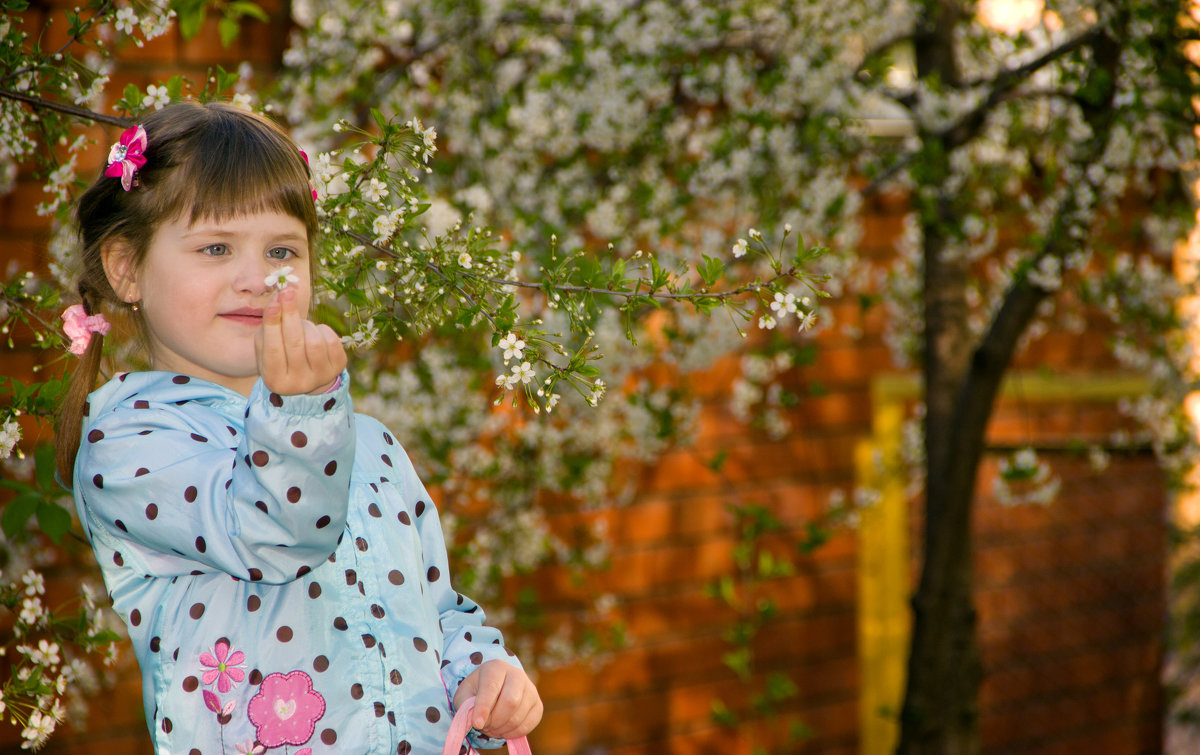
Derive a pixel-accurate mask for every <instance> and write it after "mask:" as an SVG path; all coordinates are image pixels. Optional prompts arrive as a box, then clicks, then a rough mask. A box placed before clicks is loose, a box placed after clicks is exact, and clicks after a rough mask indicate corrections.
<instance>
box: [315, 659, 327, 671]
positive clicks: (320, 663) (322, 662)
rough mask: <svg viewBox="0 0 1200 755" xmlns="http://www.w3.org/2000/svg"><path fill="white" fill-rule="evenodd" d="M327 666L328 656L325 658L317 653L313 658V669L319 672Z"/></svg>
mask: <svg viewBox="0 0 1200 755" xmlns="http://www.w3.org/2000/svg"><path fill="white" fill-rule="evenodd" d="M328 668H329V659H328V658H326V657H325V656H323V655H318V656H317V657H316V658H313V670H314V671H316V672H317V673H321V672H323V671H325V670H326V669H328Z"/></svg>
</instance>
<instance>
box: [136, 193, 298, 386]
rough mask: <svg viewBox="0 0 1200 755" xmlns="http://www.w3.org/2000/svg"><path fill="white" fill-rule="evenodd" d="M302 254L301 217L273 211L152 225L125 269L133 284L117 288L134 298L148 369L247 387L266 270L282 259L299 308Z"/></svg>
mask: <svg viewBox="0 0 1200 755" xmlns="http://www.w3.org/2000/svg"><path fill="white" fill-rule="evenodd" d="M309 254H310V250H309V248H308V233H307V232H306V229H305V226H304V223H302V222H301V221H300V220H299V219H297V218H294V217H292V216H291V215H285V214H283V213H280V212H274V211H272V212H262V213H256V214H253V215H243V216H239V217H233V218H226V219H224V220H200V221H197V222H196V224H195V225H191V224H189V222H188V220H187V219H186V218H185V219H180V220H175V221H172V222H168V223H163V224H162V225H160V226H159V227H158V229H157V231H156V232H155V234H154V237H153V239H152V240H151V242H150V248H149V250H148V251H147V253H146V258H145V260H144V261H143V263H142V265H141V267H140V268H139V269H138V270H136V271H133V272H132V276H133V279H132V286H133V288H134V290H133V291H132V292H130V291H129V290H127V291H125V292H121V293H123V294H124V298H125V299H126V300H127V301H139V300H140V306H141V311H142V317H143V320H144V321H145V324H146V330H147V332H148V334H149V338H150V356H151V360H152V362H153V365H154V369H156V370H166V371H170V372H180V373H183V374H185V375H191V376H193V377H198V378H203V379H205V380H210V381H212V382H214V383H218V384H220V385H223V386H225V387H227V388H231V389H233V390H235V391H238V392H239V393H242V394H243V395H249V393H250V389H251V388H252V387H253V385H254V381H255V380H256V379H257V377H258V361H257V358H256V353H255V345H254V335H255V333H256V332H257V331H259V330H261V329H262V314H263V308H264V307H266V305H267V302H268V301H270V300H271V298H272V297H273V296H274V295H275V292H276V289H275V288H274V287H273V286H272V285H271V283H269V282H267V280H266V279H267V276H268V275H270V274H272V273H278V271H279V270H280V268H283V267H285V266H290V267H291V268H292V273H291V274H292V275H294V276H295V277H296V278H298V279H299V280H298V282H295V283H288V284H287V285H288V286H289V287H290V288H293V289H294V290H295V292H296V303H297V304H298V305H299V308H300V311H301V312H305V311H307V310H308V305H309V300H310V298H311V294H312V281H311V276H310V272H309V270H310V267H309ZM118 291H119V292H120V289H118ZM131 293H132V296H131Z"/></svg>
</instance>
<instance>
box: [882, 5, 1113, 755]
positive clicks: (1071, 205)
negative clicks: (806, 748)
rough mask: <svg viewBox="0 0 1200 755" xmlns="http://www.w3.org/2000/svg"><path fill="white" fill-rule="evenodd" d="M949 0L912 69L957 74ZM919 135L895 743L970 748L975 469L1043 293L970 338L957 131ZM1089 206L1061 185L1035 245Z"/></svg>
mask: <svg viewBox="0 0 1200 755" xmlns="http://www.w3.org/2000/svg"><path fill="white" fill-rule="evenodd" d="M951 5H952V3H950V2H948V0H925V2H924V3H923V8H924V16H923V18H922V21H921V22H920V23H919V24H918V27H917V33H916V35H915V37H914V48H915V52H916V60H917V73H918V76H919V77H921V78H937V79H940V80H941V81H943V82H956V81H958V71H957V69H956V68H955V63H954V60H953V54H952V53H949V54H948V52H947V51H952V50H953V49H954V42H953V27H954V25H955V24H956V23H957V21H958V20H959V18H958V16H957V15H956V13H957V11H956V10H955V9H954V8H953V7H951ZM1122 15H1123V14H1122ZM1117 21H1118V22H1117V23H1114V24H1113V25H1112V27H1111V28H1113V29H1120V28H1121V26H1122V23H1123V21H1124V18H1123V17H1121V18H1119V19H1118V20H1117ZM1088 46H1089V47H1090V48H1091V51H1092V54H1093V56H1094V58H1093V59H1094V63H1095V65H1094V67H1093V68H1092V69H1091V70H1092V77H1091V78H1092V80H1091V81H1089V82H1088V85H1089V86H1090V87H1092V91H1093V92H1095V93H1096V94H1099V95H1100V96H1099V97H1097V98H1096V99H1095V100H1093V101H1092V102H1093V103H1094V105H1095V106H1094V107H1092V108H1090V109H1089V108H1087V107H1085V108H1084V111H1085V118H1087V120H1088V121H1089V124H1090V125H1091V126H1092V129H1093V135H1094V136H1093V139H1092V143H1091V144H1090V145H1088V147H1089V148H1088V149H1087V150H1082V151H1081V153H1082V154H1081V155H1080V157H1079V159H1080V162H1081V163H1082V164H1084V165H1086V164H1088V162H1089V161H1090V160H1094V159H1096V158H1098V156H1099V155H1101V154H1103V150H1104V147H1105V145H1106V143H1107V140H1108V136H1109V132H1110V128H1109V127H1110V125H1111V113H1112V110H1111V98H1112V96H1113V93H1114V92H1115V87H1114V83H1113V82H1115V80H1116V68H1117V64H1118V59H1119V53H1120V45H1119V42H1118V41H1117V38H1116V37H1114V36H1112V34H1111V33H1097V34H1096V36H1095V37H1094V38H1090V39H1088ZM1064 49H1065V48H1064ZM979 123H982V118H980V119H979ZM919 136H920V138H921V139H922V145H923V146H922V153H921V155H920V157H919V158H918V160H919V165H917V164H914V175H919V176H921V180H920V181H918V186H917V187H916V189H915V196H916V197H917V200H916V201H917V202H918V203H919V205H918V209H919V210H920V212H921V226H922V231H923V233H924V237H923V238H924V256H923V261H924V265H925V269H924V296H925V323H924V325H925V334H924V335H925V338H924V349H925V350H924V354H923V359H924V382H925V411H926V414H925V452H926V462H925V463H926V498H925V526H924V544H923V545H924V561H923V563H922V568H921V576H920V582H919V584H918V588H917V591H916V594H915V596H914V598H913V603H912V608H913V627H912V641H911V642H912V644H911V649H910V653H909V659H908V673H907V679H906V689H905V695H904V703H903V706H902V709H901V719H900V742H899V745H898V748H897V752H898V753H900V754H901V755H978V753H979V752H980V739H979V703H978V699H979V687H980V683H981V681H982V663H981V658H980V651H979V645H978V639H977V634H976V612H975V608H974V604H973V601H972V594H971V593H972V590H971V587H972V549H971V513H972V501H973V493H974V488H975V480H976V475H977V471H978V467H979V463H980V460H981V458H982V456H983V452H984V443H985V432H986V430H987V424H988V420H989V418H990V416H991V412H992V409H993V407H994V405H995V401H996V397H997V395H998V393H999V390H1000V385H1001V381H1002V379H1003V377H1004V374H1005V372H1006V370H1007V369H1008V366H1009V364H1010V363H1011V362H1012V359H1013V356H1014V354H1015V353H1016V350H1017V344H1018V341H1019V339H1020V336H1021V334H1022V333H1024V332H1025V330H1026V328H1027V327H1028V326H1029V324H1030V322H1032V320H1033V318H1034V316H1035V314H1036V311H1037V307H1038V305H1039V304H1040V303H1041V302H1042V300H1043V299H1045V298H1046V297H1047V296H1048V295H1049V293H1050V292H1048V291H1045V290H1042V289H1040V288H1037V287H1035V286H1033V285H1032V284H1031V283H1030V282H1029V281H1028V280H1027V279H1026V278H1024V277H1023V276H1018V277H1017V278H1016V279H1015V280H1014V282H1013V284H1012V287H1011V288H1010V289H1009V290H1008V291H1007V292H1006V294H1005V296H1004V300H1003V303H1002V305H1001V307H1000V308H999V310H998V312H997V314H996V315H995V317H994V319H993V320H992V323H991V325H990V327H989V330H988V332H987V333H986V334H985V335H984V336H983V338H982V340H979V341H976V339H974V338H973V337H972V335H971V333H970V332H969V330H968V328H967V325H966V322H967V305H966V301H965V291H966V283H967V279H968V278H967V276H968V274H969V271H968V270H967V265H966V263H965V262H964V261H962V260H961V259H958V258H956V257H955V255H947V254H945V249H946V246H947V239H948V238H949V236H948V234H950V233H952V232H953V229H955V228H956V227H957V226H958V224H959V222H960V217H961V213H959V212H958V211H957V210H956V208H955V206H954V201H955V200H954V197H953V196H950V195H949V194H947V193H946V192H944V191H943V190H942V186H943V185H944V183H945V179H946V177H947V176H948V175H949V171H950V167H949V161H950V154H951V153H952V152H953V150H954V149H956V148H957V147H959V146H961V145H962V144H963V143H965V142H966V141H967V137H965V136H963V135H962V134H961V133H941V134H939V133H931V132H924V133H919ZM1085 204H1086V203H1085ZM1089 209H1090V207H1081V206H1080V202H1079V199H1078V197H1077V196H1076V195H1075V193H1074V192H1068V194H1067V196H1066V198H1065V199H1064V200H1063V202H1062V203H1061V204H1060V206H1059V207H1058V208H1057V211H1056V212H1055V215H1054V217H1055V220H1054V222H1053V223H1052V227H1051V229H1050V231H1049V233H1047V234H1046V236H1045V239H1044V242H1043V245H1042V248H1041V249H1040V250H1037V255H1039V256H1053V257H1057V258H1059V259H1060V260H1061V259H1062V258H1063V257H1065V255H1066V254H1067V252H1068V251H1070V250H1071V249H1074V248H1075V247H1076V246H1077V242H1075V241H1073V240H1072V237H1071V233H1070V231H1071V230H1072V229H1071V228H1070V227H1069V226H1071V225H1072V224H1073V223H1077V222H1078V218H1079V217H1081V216H1082V215H1084V214H1085V213H1083V212H1081V211H1084V210H1089ZM1087 230H1090V229H1087Z"/></svg>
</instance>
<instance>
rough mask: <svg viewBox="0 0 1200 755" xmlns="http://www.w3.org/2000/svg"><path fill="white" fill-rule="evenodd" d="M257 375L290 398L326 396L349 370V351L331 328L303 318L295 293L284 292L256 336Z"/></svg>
mask: <svg viewBox="0 0 1200 755" xmlns="http://www.w3.org/2000/svg"><path fill="white" fill-rule="evenodd" d="M254 346H255V351H256V354H257V356H258V374H259V375H261V376H262V379H263V382H264V383H266V386H267V388H269V389H271V390H272V391H274V392H275V393H279V394H282V395H285V396H291V395H295V394H299V393H314V394H316V393H324V392H325V391H327V390H329V387H330V386H332V385H333V383H334V381H335V380H337V377H338V375H340V374H342V370H343V369H345V367H346V349H345V348H344V347H343V346H342V342H341V339H339V338H338V337H337V334H336V333H334V332H333V329H332V328H330V327H329V326H328V325H316V324H314V323H312V322H309V321H308V320H306V319H305V318H303V317H302V316H301V315H300V308H299V306H298V305H297V303H296V292H295V291H292V290H290V289H286V288H285V289H284V290H283V291H280V292H279V294H278V295H277V296H276V297H275V298H274V299H273V300H272V301H271V302H270V303H269V304H268V305H267V308H266V309H265V310H264V311H263V326H262V330H260V331H259V332H258V333H256V334H255V336H254Z"/></svg>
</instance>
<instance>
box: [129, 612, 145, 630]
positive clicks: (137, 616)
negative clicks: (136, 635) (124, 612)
mask: <svg viewBox="0 0 1200 755" xmlns="http://www.w3.org/2000/svg"><path fill="white" fill-rule="evenodd" d="M129 623H130V624H133V625H134V626H135V627H136V626H137V625H138V624H141V623H142V612H141V611H139V610H138V609H136V608H135V609H133V610H132V611H130V612H129Z"/></svg>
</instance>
